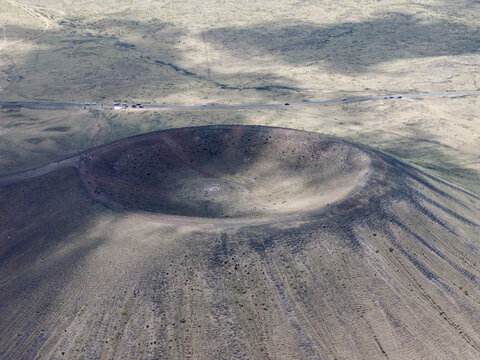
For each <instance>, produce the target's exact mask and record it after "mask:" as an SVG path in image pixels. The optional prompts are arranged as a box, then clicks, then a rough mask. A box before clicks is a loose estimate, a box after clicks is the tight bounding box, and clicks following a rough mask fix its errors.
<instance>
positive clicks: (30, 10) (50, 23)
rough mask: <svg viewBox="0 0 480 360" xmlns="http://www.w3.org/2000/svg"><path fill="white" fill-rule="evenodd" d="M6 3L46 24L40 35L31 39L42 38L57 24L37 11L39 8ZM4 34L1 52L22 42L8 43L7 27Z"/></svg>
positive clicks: (3, 29) (13, 2)
mask: <svg viewBox="0 0 480 360" xmlns="http://www.w3.org/2000/svg"><path fill="white" fill-rule="evenodd" d="M6 1H7V2H8V3H9V4H10V5H12V6H15V7H17V8H20V9H22V10H23V11H25V12H26V13H27V14H29V15H30V16H32V17H34V18H35V19H38V20H41V21H42V22H43V23H44V25H45V27H44V29H43V30H42V31H41V32H40V33H38V34H37V35H35V36H33V37H32V38H31V39H36V38H38V37H40V36H41V35H43V33H45V31H47V30H48V29H50V28H51V27H54V26H55V24H54V22H53V21H52V20H50V19H49V18H48V17H47V16H45V15H44V14H42V13H41V12H40V11H38V10H37V7H35V6H32V5H30V4H21V3H18V2H16V1H12V0H6ZM2 32H3V41H2V43H0V50H3V49H4V48H6V47H7V46H9V45H13V44H16V43H18V42H19V41H20V40H16V41H12V42H7V29H6V27H5V26H2Z"/></svg>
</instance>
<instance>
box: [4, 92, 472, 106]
mask: <svg viewBox="0 0 480 360" xmlns="http://www.w3.org/2000/svg"><path fill="white" fill-rule="evenodd" d="M469 95H480V90H476V91H452V92H444V93H418V94H411V93H410V94H396V95H383V96H370V97H357V98H341V99H332V100H320V101H301V102H284V103H277V104H245V105H240V104H238V105H222V104H203V105H173V104H171V105H168V104H149V105H143V108H159V109H190V110H191V109H257V108H275V107H277V108H278V107H284V106H312V105H324V104H339V103H340V104H344V103H355V102H363V101H376V100H401V99H417V98H426V97H445V96H449V97H452V96H469ZM0 106H19V107H25V108H34V109H35V108H60V109H64V108H69V107H84V106H85V104H80V103H69V102H40V101H39V102H36V101H35V102H34V101H32V102H14V101H0ZM113 106H114V104H96V105H89V106H88V107H90V108H102V107H103V108H105V107H106V108H110V107H113Z"/></svg>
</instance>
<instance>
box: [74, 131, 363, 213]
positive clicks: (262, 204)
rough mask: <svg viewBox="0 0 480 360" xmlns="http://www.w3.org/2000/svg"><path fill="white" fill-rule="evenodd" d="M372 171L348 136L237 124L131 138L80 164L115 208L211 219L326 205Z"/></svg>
mask: <svg viewBox="0 0 480 360" xmlns="http://www.w3.org/2000/svg"><path fill="white" fill-rule="evenodd" d="M370 172H371V158H370V156H369V155H368V154H367V153H366V152H364V151H362V150H360V149H359V148H357V147H355V146H353V145H351V144H349V143H346V142H344V141H341V140H338V139H333V138H329V137H326V136H322V135H318V134H315V133H307V132H303V131H296V130H290V129H282V128H270V127H261V126H234V125H231V126H203V127H191V128H182V129H172V130H166V131H159V132H155V133H150V134H147V135H143V136H137V137H133V138H129V139H126V140H122V141H118V142H115V143H112V144H110V145H108V146H106V147H102V148H99V149H96V150H94V151H92V152H91V153H90V155H89V156H86V157H84V158H83V161H82V165H81V166H80V174H81V179H82V180H83V183H84V184H85V186H86V188H87V189H88V191H89V192H90V194H91V195H93V196H94V197H95V198H97V199H98V200H100V201H101V202H103V203H104V204H106V205H107V206H109V207H112V208H115V209H119V210H122V209H129V210H132V209H134V210H144V211H150V212H155V213H161V214H167V215H181V216H189V217H205V218H232V217H254V218H262V217H275V216H277V215H295V214H302V213H305V212H312V211H316V210H320V209H322V208H325V207H327V206H329V205H330V204H332V203H335V202H338V201H341V200H342V199H344V198H345V197H347V196H348V194H349V193H351V192H352V191H353V190H354V189H356V188H358V187H361V186H362V184H364V183H365V180H366V179H367V178H368V176H369V173H370Z"/></svg>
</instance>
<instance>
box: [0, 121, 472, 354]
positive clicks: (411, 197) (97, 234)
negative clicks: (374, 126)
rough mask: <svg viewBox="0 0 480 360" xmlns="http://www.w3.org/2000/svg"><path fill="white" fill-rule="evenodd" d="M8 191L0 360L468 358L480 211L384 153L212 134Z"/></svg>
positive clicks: (320, 140) (300, 135)
mask: <svg viewBox="0 0 480 360" xmlns="http://www.w3.org/2000/svg"><path fill="white" fill-rule="evenodd" d="M19 179H20V177H16V178H14V181H13V180H12V179H10V180H8V179H6V180H5V179H4V180H3V182H2V185H1V187H0V266H1V268H0V273H1V274H2V277H1V280H0V304H1V307H0V351H1V352H0V357H1V358H10V359H14V358H42V359H51V358H58V359H61V358H69V359H90V358H100V359H111V358H125V359H137V358H141V359H184V358H192V359H207V358H208V359H246V358H250V359H258V358H265V359H268V358H270V359H278V358H284V359H354V358H358V359H386V358H390V359H474V358H478V357H480V325H479V324H480V304H479V301H480V291H479V286H478V285H479V276H480V272H479V265H480V255H479V246H480V238H479V224H478V222H479V219H480V209H479V201H480V198H479V197H478V196H476V195H474V194H471V193H469V192H468V191H465V190H464V189H461V188H459V187H457V186H456V185H454V184H451V183H448V182H445V181H444V180H442V179H438V178H435V177H433V176H431V175H430V174H428V173H425V172H424V171H422V170H419V169H416V168H413V167H412V166H410V165H407V164H405V163H402V162H400V161H399V160H397V159H396V158H394V157H392V156H390V155H388V154H384V153H381V152H378V151H375V150H373V149H371V148H369V147H366V146H363V145H358V144H351V143H349V142H345V141H342V140H340V139H336V138H330V137H326V136H322V135H319V134H316V133H305V132H300V131H294V130H288V129H279V128H267V127H256V126H211V127H197V128H185V129H174V130H169V131H164V132H156V133H151V134H147V135H143V136H138V137H134V138H129V139H125V140H122V141H119V142H115V143H112V144H110V145H107V146H104V147H99V148H96V149H92V150H91V151H89V152H86V153H84V154H83V155H82V156H81V157H79V158H78V159H73V160H70V161H66V162H62V163H61V164H60V165H59V166H57V168H54V170H52V171H49V172H47V171H44V172H40V175H38V176H31V177H28V178H25V179H23V180H19Z"/></svg>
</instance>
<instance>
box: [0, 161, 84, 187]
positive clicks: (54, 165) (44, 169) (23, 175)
mask: <svg viewBox="0 0 480 360" xmlns="http://www.w3.org/2000/svg"><path fill="white" fill-rule="evenodd" d="M79 160H80V155H79V156H75V157H72V158H69V159H64V160H59V161H53V162H51V163H49V164H46V165H44V166H41V167H38V168H33V169H29V170H27V171H22V172H20V173H18V174H14V175H10V176H6V177H4V178H0V186H5V185H11V184H15V183H16V182H19V181H22V180H25V179H30V178H34V177H37V176H40V175H45V174H47V173H49V172H51V171H53V170H58V169H61V168H66V167H71V166H77V164H78V162H79Z"/></svg>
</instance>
